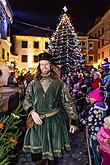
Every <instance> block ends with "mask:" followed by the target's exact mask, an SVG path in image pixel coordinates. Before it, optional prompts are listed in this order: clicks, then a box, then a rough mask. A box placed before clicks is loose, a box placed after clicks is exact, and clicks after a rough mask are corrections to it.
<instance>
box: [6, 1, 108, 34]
mask: <svg viewBox="0 0 110 165" xmlns="http://www.w3.org/2000/svg"><path fill="white" fill-rule="evenodd" d="M8 1H9V4H10V6H11V8H12V11H13V13H14V21H22V22H25V23H30V24H33V25H37V26H41V27H50V28H51V29H53V30H55V29H56V27H57V24H58V23H59V16H60V15H61V13H62V11H63V7H64V6H65V5H66V6H67V8H68V14H69V16H70V19H71V22H72V24H73V25H74V27H75V30H76V31H77V32H83V33H86V32H88V30H90V28H91V27H92V26H93V25H94V22H95V19H96V18H98V17H102V16H103V15H104V13H105V12H106V11H107V10H108V9H110V0H8ZM12 26H13V27H15V28H16V29H17V30H19V31H22V30H23V27H22V26H21V25H20V24H19V25H18V24H17V23H13V25H12ZM28 28H29V27H28Z"/></svg>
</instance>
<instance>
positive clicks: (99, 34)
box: [98, 30, 100, 38]
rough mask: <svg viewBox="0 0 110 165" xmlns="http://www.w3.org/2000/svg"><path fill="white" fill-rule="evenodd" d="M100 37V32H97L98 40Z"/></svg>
mask: <svg viewBox="0 0 110 165" xmlns="http://www.w3.org/2000/svg"><path fill="white" fill-rule="evenodd" d="M99 37H100V30H99V31H98V38H99Z"/></svg>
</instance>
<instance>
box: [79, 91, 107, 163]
mask: <svg viewBox="0 0 110 165" xmlns="http://www.w3.org/2000/svg"><path fill="white" fill-rule="evenodd" d="M89 97H90V102H91V108H90V110H89V111H88V113H87V114H86V115H85V114H84V113H82V114H80V122H81V123H82V124H84V125H86V128H87V129H88V136H89V138H90V143H91V148H92V152H93V158H94V163H95V165H100V164H101V155H100V153H99V152H98V151H97V145H98V144H99V143H98V141H97V138H96V135H97V132H98V131H99V129H100V128H101V126H102V125H103V122H104V118H105V116H106V110H107V109H108V106H107V105H106V104H105V102H104V93H103V91H102V90H100V89H95V90H93V91H92V92H90V94H89Z"/></svg>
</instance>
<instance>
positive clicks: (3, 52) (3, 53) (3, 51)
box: [2, 48, 5, 59]
mask: <svg viewBox="0 0 110 165" xmlns="http://www.w3.org/2000/svg"><path fill="white" fill-rule="evenodd" d="M2 59H5V49H4V48H2Z"/></svg>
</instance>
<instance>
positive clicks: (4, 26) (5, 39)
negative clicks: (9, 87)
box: [0, 0, 13, 64]
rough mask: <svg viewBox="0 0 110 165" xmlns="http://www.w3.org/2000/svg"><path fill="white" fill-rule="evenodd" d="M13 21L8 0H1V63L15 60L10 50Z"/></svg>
mask: <svg viewBox="0 0 110 165" xmlns="http://www.w3.org/2000/svg"><path fill="white" fill-rule="evenodd" d="M12 22H13V12H12V10H11V8H10V5H9V3H8V1H7V0H0V64H6V63H7V62H10V61H11V60H13V56H12V55H11V52H10V47H11V42H10V24H11V23H12Z"/></svg>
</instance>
